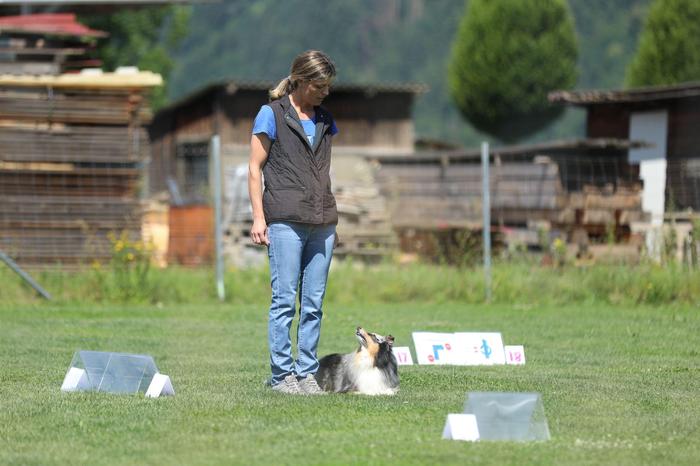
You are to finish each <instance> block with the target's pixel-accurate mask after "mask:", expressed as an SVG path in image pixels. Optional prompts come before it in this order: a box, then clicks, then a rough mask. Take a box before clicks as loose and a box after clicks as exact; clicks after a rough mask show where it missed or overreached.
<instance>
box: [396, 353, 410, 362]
mask: <svg viewBox="0 0 700 466" xmlns="http://www.w3.org/2000/svg"><path fill="white" fill-rule="evenodd" d="M398 356H399V362H406V361H407V360H408V358H407V357H406V353H399V355H398Z"/></svg>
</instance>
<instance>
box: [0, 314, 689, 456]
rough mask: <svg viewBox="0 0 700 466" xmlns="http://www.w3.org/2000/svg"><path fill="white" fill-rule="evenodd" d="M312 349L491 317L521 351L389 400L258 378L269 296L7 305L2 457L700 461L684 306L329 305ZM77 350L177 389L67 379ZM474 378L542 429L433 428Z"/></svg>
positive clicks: (410, 371)
mask: <svg viewBox="0 0 700 466" xmlns="http://www.w3.org/2000/svg"><path fill="white" fill-rule="evenodd" d="M325 311H326V315H325V318H324V324H323V330H322V339H321V344H320V351H319V352H320V353H321V354H326V353H329V352H348V351H351V350H353V349H354V348H355V346H356V340H355V338H354V335H353V333H354V329H355V326H357V325H362V326H364V327H365V328H367V329H368V330H370V331H376V332H379V333H391V334H393V335H394V336H395V337H396V340H397V342H396V344H397V345H400V346H403V345H408V346H411V347H412V341H411V340H410V338H411V332H412V331H415V330H425V331H500V332H502V333H503V337H504V340H505V342H506V344H523V345H525V349H526V357H527V365H525V366H500V367H446V366H442V367H436V366H433V367H426V366H411V367H406V366H404V367H401V368H400V369H401V370H400V374H401V383H402V385H401V390H400V392H399V394H398V395H397V396H394V397H364V396H358V395H329V396H325V397H290V396H284V395H280V394H277V393H272V392H271V391H270V390H269V389H266V388H265V387H263V381H264V379H265V378H266V377H267V375H268V362H267V361H268V355H267V339H266V332H267V327H266V308H265V306H264V305H254V306H253V305H250V306H246V305H232V304H227V305H218V304H211V303H210V304H206V305H193V304H187V305H161V306H151V305H142V306H138V305H110V306H103V305H88V304H80V305H65V304H64V305H51V304H41V305H22V306H7V305H3V304H0V329H1V331H0V334H1V336H2V338H0V464H3V465H5V464H18V465H20V464H21V465H31V464H37V465H47V464H90V465H101V464H110V465H111V464H125V465H126V464H129V465H132V464H241V465H254V464H304V465H307V464H308V465H312V464H339V465H341V464H392V465H406V464H425V465H433V464H435V465H438V464H439V465H446V464H488V465H504V464H517V465H528V464H532V465H546V464H557V465H559V464H572V465H577V464H581V465H583V464H587V465H599V464H611V465H613V464H614V465H640V464H655V465H656V464H669V465H681V464H688V465H691V464H698V463H699V462H700V402H699V401H698V400H699V398H700V346H699V343H700V317H699V316H698V311H697V309H695V308H692V307H678V306H668V307H660V306H659V307H635V306H627V307H620V306H611V305H593V304H579V305H567V306H554V305H547V306H525V305H520V306H519V305H502V304H501V305H474V304H471V305H467V304H440V305H436V304H421V303H418V302H414V303H404V304H381V305H362V306H359V305H358V306H355V307H353V306H340V305H334V304H329V305H328V306H327V307H326V310H325ZM78 349H90V350H103V351H118V352H132V353H147V354H151V355H152V356H154V358H155V360H156V363H157V364H158V366H159V369H160V370H161V372H163V373H165V374H168V375H169V376H170V377H171V379H172V381H173V384H174V387H175V390H176V396H174V397H167V398H159V399H146V398H144V396H143V395H135V396H119V395H109V394H100V393H70V394H69V393H61V392H60V391H59V388H60V386H61V382H62V380H63V377H64V375H65V372H66V370H67V368H68V365H69V364H70V361H71V358H72V356H73V353H74V351H76V350H78ZM469 391H524V392H530V391H536V392H540V393H541V394H542V397H543V400H544V406H545V413H546V415H547V418H548V421H549V428H550V431H551V435H552V439H551V440H550V441H548V442H539V443H523V444H520V443H510V442H506V443H494V442H481V443H467V442H457V441H447V440H441V438H440V437H441V433H442V428H443V425H444V422H445V418H446V416H447V414H448V413H457V412H461V411H462V408H463V404H464V400H465V395H466V393H467V392H469Z"/></svg>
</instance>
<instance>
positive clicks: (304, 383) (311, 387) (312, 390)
mask: <svg viewBox="0 0 700 466" xmlns="http://www.w3.org/2000/svg"><path fill="white" fill-rule="evenodd" d="M298 383H299V388H300V389H301V391H302V392H303V393H305V394H306V395H325V394H326V392H324V391H323V390H322V389H321V387H319V386H318V382H316V377H314V375H313V374H309V375H307V376H306V377H305V378H303V379H301V380H300V381H299V382H298Z"/></svg>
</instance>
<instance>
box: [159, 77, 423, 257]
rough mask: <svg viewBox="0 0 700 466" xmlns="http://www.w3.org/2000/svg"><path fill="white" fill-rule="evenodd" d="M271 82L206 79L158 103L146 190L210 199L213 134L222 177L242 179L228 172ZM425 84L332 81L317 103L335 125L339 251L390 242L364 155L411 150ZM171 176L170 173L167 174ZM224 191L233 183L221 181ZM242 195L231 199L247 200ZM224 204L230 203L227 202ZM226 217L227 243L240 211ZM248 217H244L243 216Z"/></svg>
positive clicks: (240, 232) (363, 251) (379, 250)
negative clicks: (218, 147) (203, 84)
mask: <svg viewBox="0 0 700 466" xmlns="http://www.w3.org/2000/svg"><path fill="white" fill-rule="evenodd" d="M274 84H275V83H272V82H240V81H225V82H220V83H215V84H212V85H209V86H206V87H204V88H202V89H200V90H199V91H197V92H195V93H193V94H191V95H189V96H188V97H185V98H183V99H182V100H180V101H178V102H175V103H173V104H172V105H170V106H168V107H166V108H164V109H162V110H161V111H159V112H158V113H157V115H156V116H155V117H154V119H153V122H152V124H151V125H150V128H149V133H150V139H151V149H152V156H151V161H150V166H149V175H150V176H149V181H148V184H149V192H150V193H152V194H156V193H159V192H163V191H166V190H168V189H169V186H168V184H169V183H170V184H171V185H173V184H175V185H177V187H178V191H179V194H180V196H181V197H182V199H183V201H184V202H185V203H187V202H192V203H206V202H208V200H209V199H211V192H210V180H211V176H212V170H211V165H212V164H211V163H210V160H209V141H210V138H211V137H212V135H214V134H218V135H219V136H220V140H221V149H222V159H223V165H224V173H225V176H226V183H227V184H231V183H239V184H242V183H245V180H244V179H237V178H236V177H235V176H233V175H232V176H228V175H227V173H228V174H233V173H234V172H235V169H236V167H240V166H243V165H245V164H247V163H248V157H249V154H250V152H249V151H250V137H251V130H252V125H253V120H254V118H255V115H256V114H257V112H258V111H259V110H260V107H261V106H262V105H264V104H266V103H268V90H269V89H270V88H271V87H273V85H274ZM425 90H426V88H425V87H424V86H422V85H416V84H378V85H355V84H344V83H337V84H334V85H333V87H332V89H331V93H330V95H329V96H328V97H327V98H326V99H325V100H324V102H323V106H324V107H325V108H327V109H328V110H329V111H330V112H331V114H332V115H333V117H334V119H335V121H336V124H337V126H338V128H339V133H338V134H337V135H336V136H335V137H334V141H333V163H332V168H331V170H332V172H331V177H332V183H333V190H334V192H335V194H336V198H337V200H338V209H339V213H340V215H341V217H342V220H341V222H340V225H339V234H340V237H341V241H342V245H341V247H340V248H339V249H338V250H337V253H338V254H339V255H343V254H354V255H364V256H380V255H382V254H385V253H386V252H388V250H389V249H390V248H391V247H392V245H394V244H395V242H396V240H395V236H394V234H393V232H392V230H391V226H390V225H389V221H388V215H387V212H386V210H385V207H384V205H383V202H382V199H381V198H380V197H379V196H378V189H377V187H376V186H375V184H374V180H373V177H372V173H371V169H370V166H369V164H368V163H367V161H366V160H365V157H366V156H371V155H379V154H381V155H391V154H405V153H411V152H412V151H413V147H414V146H413V145H414V125H413V118H412V108H413V101H414V98H415V96H416V94H418V93H420V92H424V91H425ZM169 180H170V181H169ZM226 190H227V191H240V190H238V189H237V188H236V187H235V186H227V187H226ZM244 197H245V199H243V200H241V201H240V202H238V203H237V205H240V206H243V208H248V205H249V201H248V199H247V194H246V193H245V191H244ZM229 204H230V203H229ZM228 214H229V215H227V214H226V213H225V216H226V217H227V218H236V219H238V220H239V221H238V222H237V225H230V224H229V225H227V227H228V230H229V231H228V239H229V244H233V243H236V242H237V241H238V240H239V239H241V240H242V242H246V241H248V242H249V240H248V239H247V228H248V227H249V220H246V217H245V213H244V214H241V213H240V212H238V213H233V214H231V213H228ZM248 218H249V217H248Z"/></svg>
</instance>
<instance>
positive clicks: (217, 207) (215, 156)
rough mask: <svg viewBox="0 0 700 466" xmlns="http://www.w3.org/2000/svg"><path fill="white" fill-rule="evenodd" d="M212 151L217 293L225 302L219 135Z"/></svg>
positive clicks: (213, 139) (213, 140) (212, 145)
mask: <svg viewBox="0 0 700 466" xmlns="http://www.w3.org/2000/svg"><path fill="white" fill-rule="evenodd" d="M210 150H211V158H212V164H213V171H214V173H213V176H214V243H215V246H214V251H215V254H216V292H217V294H218V296H219V300H220V301H223V300H224V298H225V297H226V293H225V290H224V245H223V231H222V222H221V219H222V207H221V202H222V199H221V196H222V193H223V189H222V186H221V184H222V182H223V181H222V174H221V142H220V138H219V135H218V134H215V135H214V136H212V138H211V144H210Z"/></svg>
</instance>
